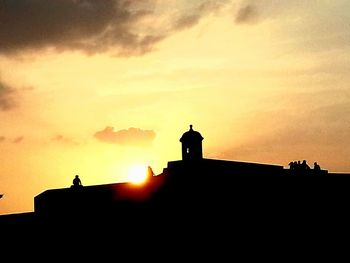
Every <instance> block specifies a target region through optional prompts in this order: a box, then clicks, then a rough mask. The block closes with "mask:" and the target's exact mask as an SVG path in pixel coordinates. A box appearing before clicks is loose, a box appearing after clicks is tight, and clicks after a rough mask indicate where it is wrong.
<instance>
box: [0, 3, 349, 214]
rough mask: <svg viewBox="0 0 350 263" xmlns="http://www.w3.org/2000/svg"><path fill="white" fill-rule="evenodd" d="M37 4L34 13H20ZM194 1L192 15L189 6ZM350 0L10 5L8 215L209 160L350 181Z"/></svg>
mask: <svg viewBox="0 0 350 263" xmlns="http://www.w3.org/2000/svg"><path fill="white" fill-rule="evenodd" d="M25 2H26V3H27V5H26V6H24V4H23V3H25ZM189 2H190V3H189ZM348 10H350V2H349V1H347V0H333V1H328V0H319V1H308V0H295V1H287V0H286V1H283V0H282V1H281V0H260V1H253V0H251V1H249V0H239V1H238V0H237V1H235V0H232V1H229V0H215V1H214V0H193V1H185V0H176V1H175V0H168V1H159V0H140V1H126V0H105V1H93V0H80V1H73V0H61V1H56V0H40V1H34V0H27V1H14V0H5V1H2V2H1V3H0V118H1V124H0V162H1V166H0V193H2V194H4V197H3V198H2V199H0V214H6V213H17V212H27V211H32V210H33V200H34V196H36V195H38V194H39V193H41V192H42V191H44V190H47V189H52V188H63V187H68V186H70V184H71V182H72V180H73V178H74V175H75V174H79V175H80V178H81V180H82V182H83V184H84V185H92V184H103V183H112V182H119V181H125V180H127V174H128V169H129V168H130V167H131V166H133V165H138V164H144V165H150V166H151V167H152V168H153V170H154V172H155V173H156V174H158V173H161V172H162V169H163V168H164V167H166V165H167V161H170V160H177V159H180V158H181V151H180V142H179V138H180V137H181V135H182V133H183V132H185V131H186V130H188V125H189V124H193V125H194V129H195V130H198V131H200V132H201V133H202V135H203V137H204V141H203V146H204V155H205V156H206V157H208V158H220V159H230V160H241V161H252V162H263V163H273V164H279V165H283V166H286V167H287V165H288V163H289V162H290V161H291V160H303V159H306V160H308V162H309V163H310V164H312V163H313V162H314V161H318V162H319V163H320V165H321V167H322V168H324V169H328V170H330V171H333V172H350V149H349V147H347V145H348V144H349V142H350V136H349V135H350V134H349V133H350V129H349V125H350V122H349V121H348V116H349V113H350V103H349V102H350V90H349V87H348V84H349V83H350V74H349V70H350V46H349V43H350V42H349V41H350V13H349V12H348Z"/></svg>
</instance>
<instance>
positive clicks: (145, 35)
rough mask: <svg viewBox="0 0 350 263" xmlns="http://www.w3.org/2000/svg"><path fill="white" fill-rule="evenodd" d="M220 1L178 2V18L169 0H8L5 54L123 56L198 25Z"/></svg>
mask: <svg viewBox="0 0 350 263" xmlns="http://www.w3.org/2000/svg"><path fill="white" fill-rule="evenodd" d="M196 2H197V1H196ZM216 2H220V3H222V2H226V1H225V0H220V1H212V0H199V1H198V3H199V4H197V5H195V6H193V5H192V4H189V3H187V2H186V1H185V2H182V1H180V2H178V1H177V2H176V1H175V2H174V3H175V5H177V8H176V10H182V11H179V12H178V15H177V16H173V14H174V13H173V12H174V10H169V9H167V8H166V7H167V1H156V0H135V1H131V0H103V1H96V0H3V1H1V4H0V39H1V41H0V53H2V54H13V53H17V52H21V51H30V50H34V49H35V50H37V49H45V48H54V49H56V50H80V51H85V52H87V53H97V52H104V51H108V50H110V49H111V48H113V50H114V51H116V50H118V51H117V53H118V54H127V55H131V54H133V55H137V54H143V53H145V52H149V51H150V50H152V48H153V46H154V45H155V44H156V43H158V42H159V41H161V40H163V39H164V38H166V37H168V36H169V35H170V34H171V33H173V32H174V31H176V30H180V29H183V28H186V27H190V26H193V25H195V24H196V23H197V22H198V21H199V20H200V18H201V17H202V16H204V15H206V14H208V13H209V12H210V10H211V11H213V10H215V8H216V7H217V6H218V4H216ZM174 3H173V4H174ZM162 10H165V11H162ZM189 14H190V15H189ZM162 22H163V23H162Z"/></svg>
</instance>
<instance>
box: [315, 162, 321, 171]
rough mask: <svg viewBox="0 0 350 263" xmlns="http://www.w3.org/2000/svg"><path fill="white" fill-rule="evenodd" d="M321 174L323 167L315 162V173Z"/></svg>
mask: <svg viewBox="0 0 350 263" xmlns="http://www.w3.org/2000/svg"><path fill="white" fill-rule="evenodd" d="M320 172H321V167H320V165H319V164H318V163H317V162H314V173H315V174H319V173H320Z"/></svg>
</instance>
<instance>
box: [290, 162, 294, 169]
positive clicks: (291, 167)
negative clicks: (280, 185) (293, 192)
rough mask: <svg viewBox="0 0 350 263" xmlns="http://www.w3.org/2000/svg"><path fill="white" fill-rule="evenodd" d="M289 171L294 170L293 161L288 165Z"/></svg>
mask: <svg viewBox="0 0 350 263" xmlns="http://www.w3.org/2000/svg"><path fill="white" fill-rule="evenodd" d="M289 169H290V170H295V165H294V162H293V161H292V162H290V163H289Z"/></svg>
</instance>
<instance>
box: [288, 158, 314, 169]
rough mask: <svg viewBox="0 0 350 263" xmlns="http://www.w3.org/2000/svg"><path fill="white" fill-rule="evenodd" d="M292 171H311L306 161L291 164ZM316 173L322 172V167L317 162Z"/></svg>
mask: <svg viewBox="0 0 350 263" xmlns="http://www.w3.org/2000/svg"><path fill="white" fill-rule="evenodd" d="M289 168H290V170H293V171H307V170H310V169H311V168H310V166H309V165H308V164H307V162H306V160H303V161H302V162H301V161H293V162H290V163H289ZM313 170H314V171H321V167H320V165H319V164H318V163H317V162H314V167H313Z"/></svg>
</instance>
